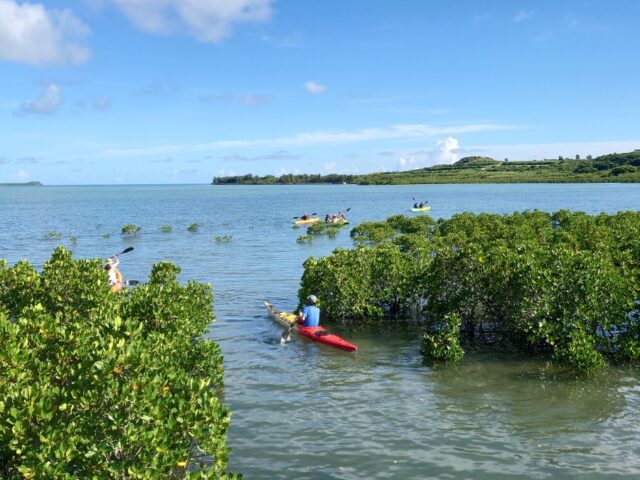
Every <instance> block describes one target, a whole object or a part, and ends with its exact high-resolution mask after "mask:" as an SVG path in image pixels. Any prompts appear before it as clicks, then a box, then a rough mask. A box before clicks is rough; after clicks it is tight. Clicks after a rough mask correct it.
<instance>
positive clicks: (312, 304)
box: [296, 295, 320, 327]
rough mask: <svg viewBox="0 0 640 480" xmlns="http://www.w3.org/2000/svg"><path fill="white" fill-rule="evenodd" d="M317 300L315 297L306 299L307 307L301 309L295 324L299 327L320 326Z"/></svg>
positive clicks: (311, 296)
mask: <svg viewBox="0 0 640 480" xmlns="http://www.w3.org/2000/svg"><path fill="white" fill-rule="evenodd" d="M316 303H318V299H317V298H316V296H315V295H309V296H308V297H307V305H305V306H304V307H303V308H302V312H300V314H299V315H298V318H297V319H296V323H297V324H299V325H300V326H301V327H317V326H318V325H320V309H319V308H318V307H316Z"/></svg>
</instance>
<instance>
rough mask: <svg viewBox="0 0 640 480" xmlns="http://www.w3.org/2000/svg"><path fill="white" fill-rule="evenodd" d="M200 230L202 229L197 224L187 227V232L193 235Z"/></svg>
mask: <svg viewBox="0 0 640 480" xmlns="http://www.w3.org/2000/svg"><path fill="white" fill-rule="evenodd" d="M199 228H200V225H198V224H197V223H192V224H191V225H189V226H188V227H187V230H188V231H190V232H192V233H195V232H197V231H198V229H199Z"/></svg>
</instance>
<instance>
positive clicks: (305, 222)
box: [293, 217, 320, 225]
mask: <svg viewBox="0 0 640 480" xmlns="http://www.w3.org/2000/svg"><path fill="white" fill-rule="evenodd" d="M319 221H320V219H319V218H318V217H311V218H307V219H306V220H296V221H295V222H293V224H294V225H310V224H312V223H318V222H319Z"/></svg>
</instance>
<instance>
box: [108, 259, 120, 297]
mask: <svg viewBox="0 0 640 480" xmlns="http://www.w3.org/2000/svg"><path fill="white" fill-rule="evenodd" d="M113 259H115V262H114V261H113ZM118 265H120V259H119V258H118V256H117V255H114V256H113V257H111V258H108V259H107V263H106V264H105V266H104V269H105V270H106V271H107V273H108V274H109V286H110V288H111V291H112V292H117V291H119V290H121V289H122V274H121V273H120V270H118Z"/></svg>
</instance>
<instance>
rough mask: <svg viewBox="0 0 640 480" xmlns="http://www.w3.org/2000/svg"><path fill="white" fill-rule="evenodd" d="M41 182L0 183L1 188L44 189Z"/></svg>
mask: <svg viewBox="0 0 640 480" xmlns="http://www.w3.org/2000/svg"><path fill="white" fill-rule="evenodd" d="M42 186H43V185H42V183H40V182H21V183H0V187H42Z"/></svg>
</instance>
